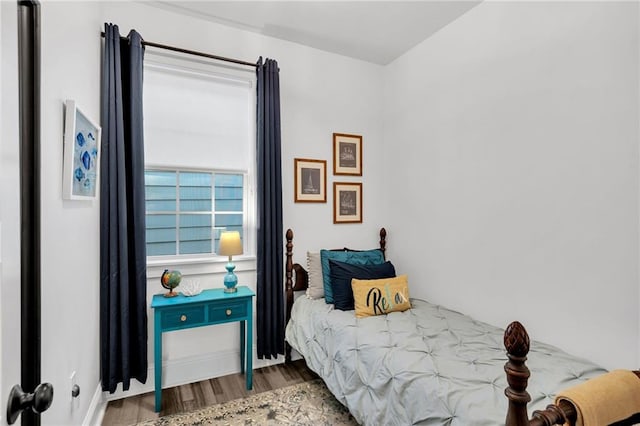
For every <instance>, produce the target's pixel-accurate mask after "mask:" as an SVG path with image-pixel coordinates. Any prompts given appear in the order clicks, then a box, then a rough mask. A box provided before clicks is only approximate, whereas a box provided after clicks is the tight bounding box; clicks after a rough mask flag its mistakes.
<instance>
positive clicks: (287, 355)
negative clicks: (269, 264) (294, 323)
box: [284, 228, 293, 363]
mask: <svg viewBox="0 0 640 426" xmlns="http://www.w3.org/2000/svg"><path fill="white" fill-rule="evenodd" d="M285 237H286V238H287V263H286V284H285V292H286V294H287V317H286V318H285V322H284V323H285V324H288V323H289V319H290V318H291V306H293V281H292V280H291V276H292V270H293V231H292V230H291V228H289V229H287V233H286V234H285ZM284 346H285V349H284V362H286V363H288V362H291V345H289V343H288V342H287V341H285V345H284Z"/></svg>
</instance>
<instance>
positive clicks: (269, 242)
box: [256, 58, 284, 359]
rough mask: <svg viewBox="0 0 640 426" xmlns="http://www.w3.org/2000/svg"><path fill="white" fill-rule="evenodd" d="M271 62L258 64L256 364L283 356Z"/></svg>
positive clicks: (276, 114)
mask: <svg viewBox="0 0 640 426" xmlns="http://www.w3.org/2000/svg"><path fill="white" fill-rule="evenodd" d="M278 73H279V69H278V63H277V62H276V61H274V60H273V59H267V60H265V61H264V63H263V62H262V58H260V59H259V61H258V67H257V74H258V84H257V86H258V89H257V90H258V111H257V157H258V158H257V166H258V177H257V180H258V197H257V198H258V212H257V213H258V259H257V268H258V269H257V286H256V287H257V299H256V333H257V337H258V341H257V351H258V358H260V359H263V358H267V359H271V357H274V358H275V357H277V356H278V354H284V288H283V285H284V284H283V283H284V281H283V262H284V258H283V246H282V172H281V169H282V168H281V160H280V78H279V74H278Z"/></svg>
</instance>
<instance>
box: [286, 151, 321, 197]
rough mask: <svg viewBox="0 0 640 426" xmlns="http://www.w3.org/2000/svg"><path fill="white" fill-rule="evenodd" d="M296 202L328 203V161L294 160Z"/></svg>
mask: <svg viewBox="0 0 640 426" xmlns="http://www.w3.org/2000/svg"><path fill="white" fill-rule="evenodd" d="M293 162H294V187H295V188H294V192H295V196H294V201H295V202H296V203H326V202H327V161H326V160H312V159H309V158H294V159H293Z"/></svg>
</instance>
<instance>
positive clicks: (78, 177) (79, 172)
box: [73, 167, 85, 182]
mask: <svg viewBox="0 0 640 426" xmlns="http://www.w3.org/2000/svg"><path fill="white" fill-rule="evenodd" d="M73 176H74V177H75V178H76V180H77V181H78V182H82V180H83V179H84V178H85V174H84V172H83V171H82V169H81V168H80V167H78V168H77V169H76V170H75V172H74V173H73Z"/></svg>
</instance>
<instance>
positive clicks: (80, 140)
mask: <svg viewBox="0 0 640 426" xmlns="http://www.w3.org/2000/svg"><path fill="white" fill-rule="evenodd" d="M76 142H78V146H84V144H85V140H84V135H83V134H82V132H78V134H77V135H76Z"/></svg>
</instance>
